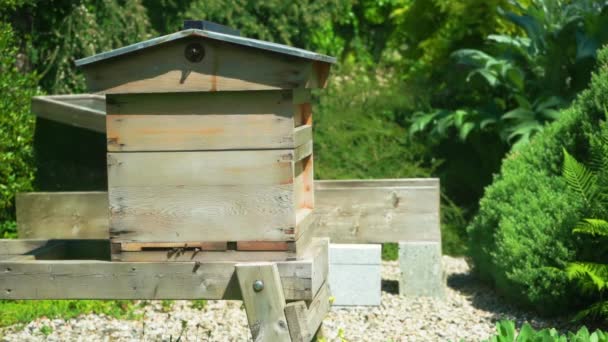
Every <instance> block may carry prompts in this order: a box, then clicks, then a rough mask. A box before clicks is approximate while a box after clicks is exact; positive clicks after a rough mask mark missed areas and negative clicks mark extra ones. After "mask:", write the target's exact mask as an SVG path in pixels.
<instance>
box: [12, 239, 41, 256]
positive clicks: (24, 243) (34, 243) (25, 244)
mask: <svg viewBox="0 0 608 342" xmlns="http://www.w3.org/2000/svg"><path fill="white" fill-rule="evenodd" d="M47 243H48V239H44V240H22V239H19V240H9V239H0V255H20V254H25V253H27V252H29V251H32V250H34V249H36V248H40V247H42V246H44V245H46V244H47Z"/></svg>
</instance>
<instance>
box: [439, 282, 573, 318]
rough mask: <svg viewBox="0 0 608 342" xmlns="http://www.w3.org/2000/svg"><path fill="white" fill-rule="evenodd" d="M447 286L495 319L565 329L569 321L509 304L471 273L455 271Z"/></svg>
mask: <svg viewBox="0 0 608 342" xmlns="http://www.w3.org/2000/svg"><path fill="white" fill-rule="evenodd" d="M447 286H448V287H449V288H451V289H452V290H454V291H458V292H460V294H462V295H464V296H466V297H468V298H469V300H470V302H471V304H472V305H473V307H475V308H476V309H479V310H483V311H486V312H489V313H491V314H492V320H493V321H499V320H503V319H509V320H514V321H515V322H516V323H515V324H516V326H517V327H521V325H522V324H523V323H524V322H528V323H530V324H531V325H532V326H533V327H534V328H535V329H540V328H547V327H554V328H557V329H558V330H561V329H564V328H565V326H567V325H568V324H567V322H566V320H565V319H564V318H558V317H556V318H553V319H543V318H540V317H538V315H537V314H536V313H534V312H532V311H526V310H522V309H520V308H517V307H516V306H514V305H512V304H509V303H508V302H507V300H506V299H505V298H504V297H502V296H501V295H500V294H498V293H496V291H494V289H492V288H491V287H489V286H487V285H484V284H483V283H481V282H480V281H479V279H477V278H476V277H475V276H474V275H472V274H471V273H454V274H451V275H449V276H448V278H447Z"/></svg>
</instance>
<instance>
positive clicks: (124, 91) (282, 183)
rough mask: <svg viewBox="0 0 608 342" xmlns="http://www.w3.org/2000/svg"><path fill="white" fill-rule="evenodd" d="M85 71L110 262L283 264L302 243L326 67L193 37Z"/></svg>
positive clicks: (109, 60)
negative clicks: (103, 151)
mask: <svg viewBox="0 0 608 342" xmlns="http://www.w3.org/2000/svg"><path fill="white" fill-rule="evenodd" d="M182 32H184V31H182ZM199 32H204V31H199ZM144 45H145V44H144ZM192 46H196V49H197V51H204V56H203V58H201V59H200V60H192V58H190V57H191V56H189V49H191V47H192ZM190 55H191V53H190ZM83 70H84V72H85V75H86V76H87V82H88V85H89V87H90V88H91V89H92V90H94V91H97V92H100V93H105V94H106V112H107V121H106V132H107V133H106V134H107V147H108V158H107V160H108V193H109V205H110V208H109V209H110V210H109V212H110V236H111V239H112V244H113V257H114V259H115V260H130V261H133V260H142V261H143V260H146V261H149V260H158V259H161V260H182V259H184V258H185V257H189V258H190V260H192V259H196V260H248V258H254V259H260V258H261V259H264V260H268V259H271V260H282V259H290V258H293V257H296V256H297V255H298V250H301V249H303V248H305V246H306V245H307V244H308V241H309V240H310V239H309V238H308V237H307V234H306V230H307V229H306V228H307V227H308V226H309V224H310V220H311V217H312V215H311V213H312V210H313V209H314V195H313V153H312V107H311V104H310V90H309V88H315V87H323V86H324V85H325V81H326V78H327V73H328V72H329V63H326V62H323V61H318V60H310V59H307V58H301V57H298V56H293V55H284V54H281V53H277V52H274V51H265V50H260V49H256V48H254V47H250V46H241V45H238V44H234V43H231V42H225V41H221V40H217V39H210V38H209V37H206V36H205V35H204V34H196V35H185V36H184V37H182V38H180V39H175V40H170V41H167V42H166V43H159V44H156V45H153V46H149V47H145V48H143V49H140V50H137V51H132V52H129V53H126V54H122V55H113V56H111V57H109V58H105V59H100V60H98V61H94V62H92V63H90V64H87V65H84V66H83ZM213 252H215V254H214V253H213ZM218 252H220V253H218ZM246 253H250V254H246ZM251 253H253V254H251ZM256 253H257V254H256Z"/></svg>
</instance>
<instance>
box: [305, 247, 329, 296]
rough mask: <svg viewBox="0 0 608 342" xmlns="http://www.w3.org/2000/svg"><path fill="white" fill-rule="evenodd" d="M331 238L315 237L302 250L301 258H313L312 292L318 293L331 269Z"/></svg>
mask: <svg viewBox="0 0 608 342" xmlns="http://www.w3.org/2000/svg"><path fill="white" fill-rule="evenodd" d="M329 241H330V240H329V238H313V239H312V241H311V243H310V245H309V247H308V248H307V249H305V250H303V251H302V252H301V254H300V255H299V257H300V258H302V259H305V260H309V259H312V260H313V267H312V269H313V282H312V288H311V290H312V293H314V294H316V293H317V292H319V290H320V289H321V286H323V284H325V280H326V279H327V274H328V271H329Z"/></svg>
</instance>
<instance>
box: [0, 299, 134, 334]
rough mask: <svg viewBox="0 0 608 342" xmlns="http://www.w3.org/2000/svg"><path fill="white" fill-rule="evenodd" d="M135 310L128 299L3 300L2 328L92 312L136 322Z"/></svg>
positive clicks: (1, 310)
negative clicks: (41, 319) (38, 319)
mask: <svg viewBox="0 0 608 342" xmlns="http://www.w3.org/2000/svg"><path fill="white" fill-rule="evenodd" d="M134 309H135V304H134V302H133V301H128V300H2V301H0V327H4V326H8V325H13V324H19V323H28V322H30V321H32V320H34V319H36V318H39V317H48V318H63V319H70V318H74V317H78V316H80V315H82V314H89V313H97V314H104V315H107V316H110V317H115V318H126V319H135V318H137V316H136V315H135V313H134ZM43 328H44V327H43ZM43 333H44V332H43ZM50 333H51V332H49V334H50Z"/></svg>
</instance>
